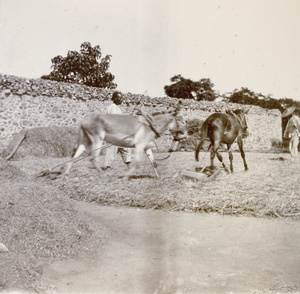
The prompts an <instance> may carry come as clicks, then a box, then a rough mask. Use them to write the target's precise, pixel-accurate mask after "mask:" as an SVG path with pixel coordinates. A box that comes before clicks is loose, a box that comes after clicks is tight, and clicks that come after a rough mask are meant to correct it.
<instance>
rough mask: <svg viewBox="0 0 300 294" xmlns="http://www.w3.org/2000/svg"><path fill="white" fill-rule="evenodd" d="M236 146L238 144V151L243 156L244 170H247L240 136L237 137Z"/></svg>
mask: <svg viewBox="0 0 300 294" xmlns="http://www.w3.org/2000/svg"><path fill="white" fill-rule="evenodd" d="M237 143H238V146H239V149H240V152H241V156H242V158H243V161H244V167H245V171H247V170H248V165H247V162H246V156H245V152H244V149H243V141H242V138H238V141H237Z"/></svg>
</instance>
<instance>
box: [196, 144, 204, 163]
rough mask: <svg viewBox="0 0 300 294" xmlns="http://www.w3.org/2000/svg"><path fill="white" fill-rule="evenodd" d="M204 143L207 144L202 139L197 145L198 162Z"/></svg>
mask: <svg viewBox="0 0 300 294" xmlns="http://www.w3.org/2000/svg"><path fill="white" fill-rule="evenodd" d="M204 142H205V140H204V139H202V140H200V141H199V142H198V144H197V147H196V149H195V159H196V161H199V152H200V150H201V148H202V146H203V144H204Z"/></svg>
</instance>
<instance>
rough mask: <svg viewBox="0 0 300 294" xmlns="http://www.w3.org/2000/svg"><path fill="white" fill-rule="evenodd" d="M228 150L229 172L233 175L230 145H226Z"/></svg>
mask: <svg viewBox="0 0 300 294" xmlns="http://www.w3.org/2000/svg"><path fill="white" fill-rule="evenodd" d="M227 149H228V155H229V161H230V170H231V172H232V173H233V154H232V150H231V144H227Z"/></svg>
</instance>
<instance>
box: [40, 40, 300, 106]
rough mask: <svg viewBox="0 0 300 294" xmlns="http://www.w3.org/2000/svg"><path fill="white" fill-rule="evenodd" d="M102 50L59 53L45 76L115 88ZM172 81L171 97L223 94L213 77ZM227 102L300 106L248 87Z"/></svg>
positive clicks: (84, 45) (108, 58) (88, 46)
mask: <svg viewBox="0 0 300 294" xmlns="http://www.w3.org/2000/svg"><path fill="white" fill-rule="evenodd" d="M101 56H102V53H101V48H100V46H99V45H97V46H95V47H92V45H91V43H89V42H84V43H82V44H81V46H80V52H77V51H69V52H68V54H67V56H66V57H63V56H61V55H58V56H56V57H54V58H52V59H51V62H52V66H51V68H52V71H51V72H50V74H49V75H44V76H42V77H41V78H42V79H49V80H54V81H58V82H68V83H77V84H83V85H87V86H93V87H99V88H106V89H115V88H116V87H117V84H116V83H114V79H115V77H114V75H112V74H111V73H110V72H109V71H108V70H109V67H110V62H111V55H106V56H105V57H104V58H102V59H101ZM170 81H171V84H170V85H166V86H165V87H164V90H165V93H166V95H167V96H169V97H174V98H183V99H195V100H197V101H203V100H206V101H214V100H215V99H216V98H218V97H219V96H220V95H219V94H218V93H217V92H216V91H215V90H214V89H213V88H214V86H215V85H214V84H213V83H212V82H211V80H210V79H209V78H202V79H200V80H198V81H192V80H191V79H187V78H184V77H183V76H181V75H180V74H178V75H175V76H173V77H171V78H170ZM222 98H223V100H224V101H227V102H233V103H239V104H248V105H256V106H260V107H262V108H267V109H279V110H280V111H283V110H284V109H285V108H287V107H289V106H292V105H293V106H296V107H297V108H298V109H300V102H297V101H294V100H292V99H289V98H281V99H274V98H272V97H270V95H269V96H264V95H262V94H257V93H255V92H253V91H251V90H249V89H248V88H243V87H242V88H241V89H240V90H238V89H234V90H233V92H232V93H229V95H227V96H226V95H222Z"/></svg>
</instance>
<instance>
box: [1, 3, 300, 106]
mask: <svg viewBox="0 0 300 294" xmlns="http://www.w3.org/2000/svg"><path fill="white" fill-rule="evenodd" d="M86 41H87V42H90V43H91V44H92V46H96V45H100V47H101V50H102V54H103V57H104V56H105V55H107V54H110V55H112V61H111V67H110V72H111V73H112V74H113V75H115V82H116V83H117V84H118V90H120V91H122V92H131V93H136V94H143V93H145V92H146V91H147V95H149V96H153V97H154V96H165V94H164V86H165V85H167V84H170V78H171V77H172V76H174V75H177V74H181V75H182V76H183V77H185V78H190V79H192V80H195V81H196V80H199V79H201V78H210V79H211V81H212V82H213V83H214V84H215V87H214V89H215V90H216V91H219V92H220V93H221V94H223V93H225V92H232V91H233V90H234V89H235V88H237V89H240V88H241V87H247V88H249V89H250V90H252V91H254V92H256V93H262V94H263V95H269V94H271V96H272V97H273V98H285V97H287V98H292V99H294V100H299V101H300V84H299V83H300V58H299V56H300V55H299V54H300V1H299V0H250V1H248V0H180V1H179V0H51V1H50V0H0V73H3V74H10V75H16V76H20V77H26V78H39V77H41V76H42V75H44V74H49V73H50V71H51V58H53V57H55V56H56V55H62V56H66V55H67V52H68V50H76V51H79V50H80V45H81V43H83V42H86Z"/></svg>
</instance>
